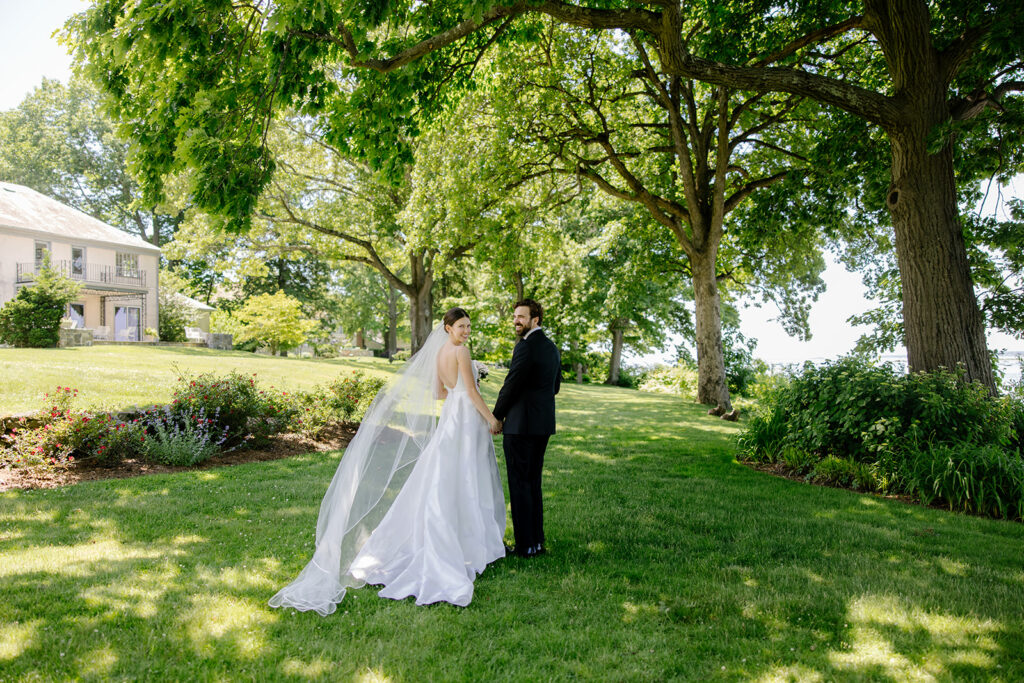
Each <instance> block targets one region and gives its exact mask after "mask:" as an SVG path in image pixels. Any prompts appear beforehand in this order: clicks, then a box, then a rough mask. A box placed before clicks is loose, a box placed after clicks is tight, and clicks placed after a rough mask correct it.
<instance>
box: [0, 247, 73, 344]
mask: <svg viewBox="0 0 1024 683" xmlns="http://www.w3.org/2000/svg"><path fill="white" fill-rule="evenodd" d="M81 288H82V286H81V284H80V283H78V282H75V281H74V280H72V279H71V278H68V277H65V276H63V275H61V274H60V273H59V272H57V271H56V270H54V269H53V268H51V267H50V257H49V254H47V255H46V258H45V262H44V263H43V266H42V267H41V268H40V269H39V272H37V273H36V274H35V278H34V281H33V283H32V284H31V285H24V286H22V287H21V289H19V290H18V294H17V295H16V296H15V297H14V298H13V299H11V300H10V301H8V302H7V303H6V304H4V306H3V308H0V341H2V342H4V343H6V344H10V345H11V346H30V347H40V348H47V347H53V346H57V343H58V342H59V341H60V320H61V318H63V317H64V315H65V313H66V312H67V310H68V304H69V303H71V302H72V301H74V300H75V299H76V298H78V292H79V290H81Z"/></svg>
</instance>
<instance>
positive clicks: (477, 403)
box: [456, 346, 498, 428]
mask: <svg viewBox="0 0 1024 683" xmlns="http://www.w3.org/2000/svg"><path fill="white" fill-rule="evenodd" d="M456 358H457V359H458V363H459V374H460V375H462V383H463V384H464V385H465V386H466V391H468V392H469V400H470V401H472V402H473V407H474V408H476V411H477V412H478V413H480V416H481V417H483V418H484V420H486V421H487V424H488V426H490V427H492V428H494V427H496V426H497V425H498V419H497V418H496V417H494V415H493V414H492V413H491V411H490V409H488V408H487V404H486V403H484V398H483V396H481V395H480V390H479V389H478V388H477V386H476V377H475V376H474V375H473V359H472V358H471V357H470V355H469V349H467V348H466V347H465V346H460V347H459V349H458V350H457V351H456Z"/></svg>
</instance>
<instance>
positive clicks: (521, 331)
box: [515, 325, 533, 337]
mask: <svg viewBox="0 0 1024 683" xmlns="http://www.w3.org/2000/svg"><path fill="white" fill-rule="evenodd" d="M515 328H516V334H517V335H518V336H520V337H525V336H526V333H527V332H529V331H530V330H532V329H533V327H532V326H530V327H527V326H526V325H516V326H515Z"/></svg>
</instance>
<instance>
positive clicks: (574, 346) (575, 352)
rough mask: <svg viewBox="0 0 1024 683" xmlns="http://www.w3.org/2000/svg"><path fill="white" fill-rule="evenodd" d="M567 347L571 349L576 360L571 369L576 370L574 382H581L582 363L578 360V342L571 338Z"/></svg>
mask: <svg viewBox="0 0 1024 683" xmlns="http://www.w3.org/2000/svg"><path fill="white" fill-rule="evenodd" d="M569 348H570V349H571V350H572V355H573V358H576V359H577V360H576V361H575V362H574V363H573V369H575V370H576V384H583V363H582V362H581V361H580V360H579V355H578V353H579V350H580V343H579V342H578V341H577V340H575V339H573V340H572V342H570V344H569Z"/></svg>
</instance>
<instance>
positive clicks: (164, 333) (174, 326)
mask: <svg viewBox="0 0 1024 683" xmlns="http://www.w3.org/2000/svg"><path fill="white" fill-rule="evenodd" d="M159 303H160V329H159V330H157V333H158V335H159V337H160V341H166V342H183V341H186V339H187V338H186V337H185V328H186V327H191V326H192V323H193V322H195V318H196V313H195V310H194V309H193V308H192V307H191V306H189V305H188V304H186V303H185V300H184V299H182V298H181V297H179V296H178V295H177V294H176V293H175V292H173V291H171V290H169V289H168V290H164V289H161V290H160V300H159Z"/></svg>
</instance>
